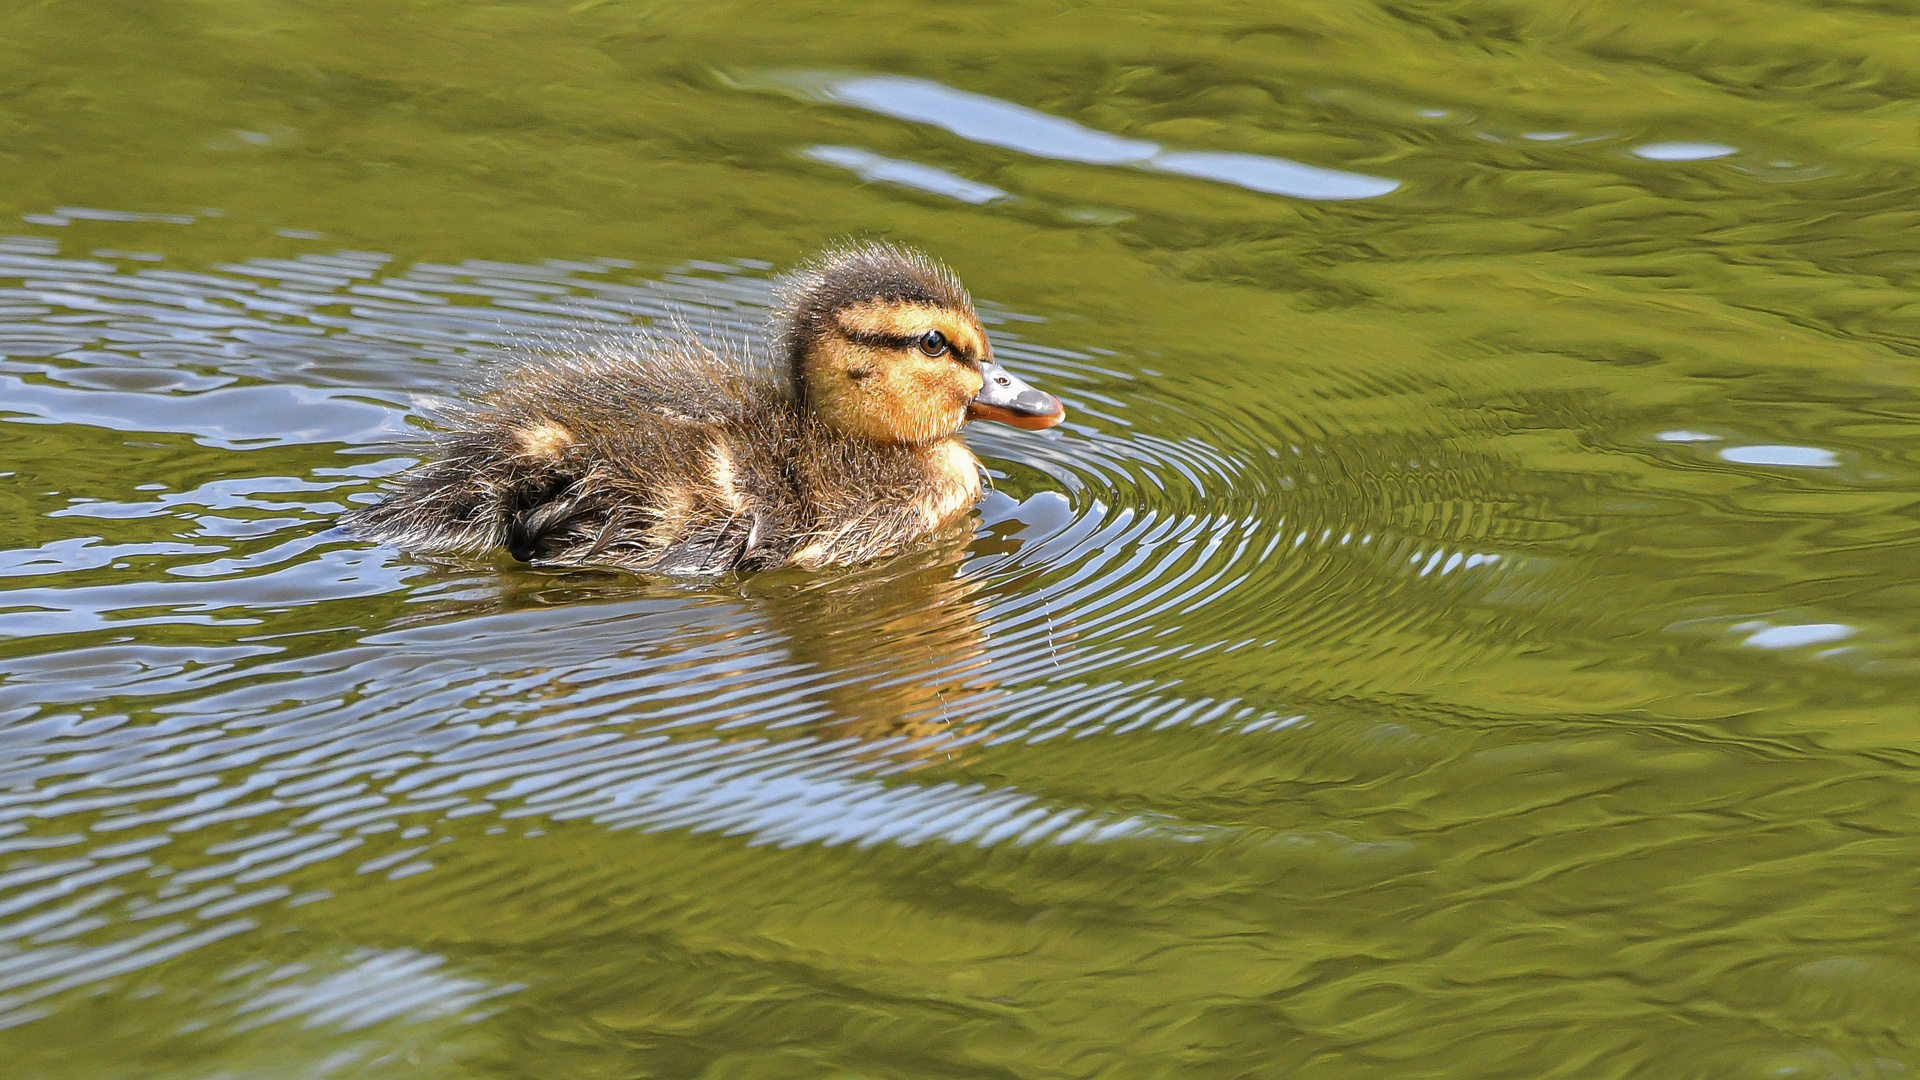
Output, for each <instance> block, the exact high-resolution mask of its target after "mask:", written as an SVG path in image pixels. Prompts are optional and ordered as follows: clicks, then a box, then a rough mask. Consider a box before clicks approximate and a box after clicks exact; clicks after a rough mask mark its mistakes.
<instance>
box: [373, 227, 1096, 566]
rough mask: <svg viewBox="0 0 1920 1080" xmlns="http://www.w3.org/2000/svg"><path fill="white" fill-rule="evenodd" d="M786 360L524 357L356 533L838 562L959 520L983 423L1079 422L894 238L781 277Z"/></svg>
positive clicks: (697, 351) (778, 329) (605, 557)
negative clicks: (970, 438) (1017, 369)
mask: <svg viewBox="0 0 1920 1080" xmlns="http://www.w3.org/2000/svg"><path fill="white" fill-rule="evenodd" d="M780 301H781V303H780V307H779V309H778V310H777V312H776V314H775V316H774V326H773V327H772V331H773V333H772V339H773V341H774V345H775V358H774V359H775V366H774V367H766V366H758V365H754V364H752V363H750V362H748V361H745V360H741V359H736V358H733V357H729V356H726V355H723V354H721V353H719V352H717V351H715V350H713V349H710V348H708V347H707V346H705V345H703V344H701V343H699V342H697V341H693V340H686V341H682V342H678V343H675V344H673V345H671V346H647V347H644V348H628V349H603V350H600V351H597V352H595V353H592V354H589V355H581V356H572V357H566V358H562V359H558V360H553V361H548V362H543V363H537V364H530V365H527V366H525V367H522V368H519V369H517V370H515V371H514V372H512V373H511V374H510V375H509V376H508V377H507V378H506V379H505V380H504V381H502V382H501V383H500V384H499V385H498V386H497V387H496V388H495V389H494V390H493V391H492V392H490V393H488V394H487V395H486V396H484V397H483V398H482V399H481V400H480V401H479V402H478V403H477V404H474V405H471V406H466V407H462V408H460V409H459V410H457V411H456V412H454V413H453V414H452V415H451V416H450V417H449V418H448V421H447V425H446V426H447V430H446V431H445V432H444V433H443V434H441V435H440V436H439V437H438V439H437V440H436V444H435V446H434V452H433V455H432V457H431V459H430V460H428V461H426V462H425V463H423V464H421V465H418V466H416V467H414V468H413V469H411V470H409V471H408V472H407V473H406V474H404V475H403V476H402V477H401V481H400V486H399V488H398V489H397V490H396V491H394V492H392V493H391V494H390V495H388V497H387V498H386V499H385V500H384V501H382V502H379V503H376V504H373V505H370V506H364V507H358V508H356V509H354V510H352V511H349V512H348V513H347V515H346V516H345V517H344V518H343V519H342V523H343V524H344V525H346V527H347V528H348V529H349V530H350V531H352V532H353V533H355V534H356V535H358V536H361V537H364V538H366V539H371V540H379V541H384V542H388V543H392V544H395V545H397V546H399V547H402V548H406V549H408V550H411V551H418V552H424V553H440V554H478V553H481V552H484V551H486V550H489V549H492V548H496V547H504V548H505V549H506V550H507V551H508V552H509V553H510V554H512V555H513V556H514V557H515V558H518V559H521V560H523V561H527V562H531V563H535V564H537V565H548V566H605V567H615V568H622V569H630V570H641V571H651V572H658V573H667V574H699V573H709V572H718V571H725V570H754V569H763V568H770V567H776V566H787V565H797V566H804V567H819V566H832V565H843V564H848V563H855V562H861V561H864V560H867V559H873V558H878V557H881V556H885V555H890V554H893V553H895V552H898V551H900V550H902V549H904V548H906V547H907V546H909V545H911V544H913V543H914V542H915V541H917V540H919V539H920V538H922V537H924V536H926V535H927V534H929V533H931V532H934V531H936V530H938V529H941V528H943V527H945V526H947V525H949V524H952V523H953V522H955V521H957V520H958V519H959V518H960V517H961V516H963V515H964V514H965V513H966V511H967V510H968V509H969V508H970V507H971V506H972V505H973V503H974V502H975V501H976V500H977V499H978V498H979V495H980V473H979V463H978V461H977V460H976V459H975V458H974V457H973V455H972V453H970V452H969V451H968V450H967V449H966V447H965V446H964V445H963V444H962V443H961V442H960V441H959V439H958V437H957V433H958V432H959V430H960V427H961V425H963V424H964V423H966V421H967V419H968V418H969V417H970V416H971V417H986V418H992V419H999V420H1004V421H1006V422H1009V423H1013V424H1017V425H1019V426H1022V427H1046V426H1051V425H1052V424H1054V423H1057V422H1058V421H1059V419H1060V417H1061V416H1062V415H1063V414H1064V410H1063V409H1062V408H1061V406H1060V403H1059V402H1058V401H1057V400H1055V399H1053V398H1052V397H1051V396H1049V395H1046V394H1042V393H1040V392H1039V391H1037V390H1033V389H1031V388H1029V387H1027V386H1025V384H1023V383H1021V382H1020V381H1019V380H1018V379H1015V378H1013V377H1012V376H1011V375H1009V374H1007V372H1006V371H1005V370H1004V369H1002V368H1001V367H1000V366H999V365H998V364H997V363H995V362H994V360H993V354H992V348H991V345H990V344H989V343H988V341H987V338H986V334H985V332H984V331H983V330H982V329H981V328H980V322H979V319H978V318H977V317H976V316H975V314H974V310H973V304H972V301H971V300H970V299H969V298H968V296H967V293H966V290H964V289H963V288H961V286H960V283H959V282H958V281H957V280H956V279H955V278H954V277H953V275H952V274H951V273H950V272H948V271H947V270H946V269H945V268H944V267H942V266H940V265H939V264H937V263H935V262H933V261H932V260H931V259H929V258H927V257H926V256H925V255H922V254H920V253H919V252H916V251H912V250H910V249H906V248H901V247H896V246H893V245H890V244H874V243H868V244H859V245H853V246H848V247H843V248H836V249H831V250H829V251H827V252H825V253H823V254H822V255H820V256H819V257H817V258H816V259H815V260H814V261H813V262H811V263H809V264H807V265H806V266H804V267H802V268H801V269H800V270H799V271H797V272H795V273H794V274H793V275H792V276H790V277H789V278H787V279H786V280H785V281H784V282H783V283H782V285H781V289H780Z"/></svg>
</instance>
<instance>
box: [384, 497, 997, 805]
mask: <svg viewBox="0 0 1920 1080" xmlns="http://www.w3.org/2000/svg"><path fill="white" fill-rule="evenodd" d="M1010 526H1011V527H1017V526H1018V522H1012V523H1010ZM1020 543H1021V542H1020V541H1019V540H1017V539H1014V538H1012V537H1011V536H1009V535H1004V534H1002V532H1001V527H999V526H995V527H991V528H987V529H978V526H977V523H976V522H974V521H966V522H962V523H961V524H959V525H956V526H953V527H950V528H949V529H948V530H946V531H944V532H943V533H941V534H940V535H938V536H937V537H934V538H930V540H929V542H928V543H926V544H925V545H924V546H922V547H920V548H918V549H917V550H915V551H914V552H912V553H910V554H907V555H903V556H899V557H896V558H894V559H890V560H886V561H883V562H879V563H874V564H868V565H863V566H859V567H855V568H852V569H847V570H839V571H798V570H789V571H775V572H770V573H762V574H758V575H749V576H746V577H743V578H737V579H723V580H722V581H720V582H717V583H702V584H690V583H675V582H671V581H656V580H650V579H643V578H637V577H634V576H631V575H625V574H612V573H602V572H598V571H581V570H573V571H529V570H524V569H522V570H517V571H508V572H506V573H502V574H499V575H498V576H491V575H489V577H485V578H479V577H469V578H465V579H464V580H458V581H457V582H450V583H448V584H450V585H453V586H454V588H455V591H457V592H458V594H459V598H458V599H453V598H451V597H449V598H448V599H444V600H435V601H430V602H428V604H427V608H428V610H427V611H425V612H422V613H421V615H419V616H417V617H415V618H410V619H407V620H405V622H406V623H407V624H411V625H413V626H424V625H426V624H431V625H432V626H433V627H434V628H435V635H434V637H435V640H436V641H437V643H438V644H437V645H436V648H439V649H444V648H445V647H446V642H447V637H446V632H447V631H448V630H449V629H451V627H450V626H449V622H450V619H451V620H457V621H459V622H474V621H477V620H482V619H484V620H487V621H489V622H494V621H495V620H505V621H507V622H508V624H509V629H508V633H509V634H510V635H512V630H511V629H510V627H511V625H512V624H514V623H518V622H520V621H521V620H529V616H536V615H552V614H555V613H559V614H561V615H562V617H563V620H564V621H563V622H562V623H561V624H560V626H559V627H556V626H555V623H554V622H553V620H552V619H551V618H540V619H539V620H538V621H539V625H540V627H541V628H542V630H543V631H551V630H553V629H557V628H563V629H564V633H563V634H562V637H564V638H565V640H566V645H567V649H568V652H569V654H570V655H568V656H567V657H565V658H561V657H557V656H551V655H549V656H541V655H540V653H542V652H548V651H549V650H547V649H545V648H544V647H543V646H540V645H537V644H532V642H533V641H534V640H535V638H536V635H534V634H525V635H518V636H520V637H522V638H523V639H524V640H526V641H527V642H529V644H528V645H527V649H529V650H531V651H532V652H533V655H527V653H525V652H519V653H515V654H514V655H513V656H512V657H511V661H510V662H511V663H512V664H513V666H514V668H515V670H514V672H513V673H512V674H511V675H509V676H508V677H509V680H510V681H512V682H515V683H517V684H518V685H519V686H520V687H521V689H520V690H519V691H518V695H519V696H520V698H521V700H523V701H524V700H534V699H538V698H541V697H546V698H548V699H549V700H551V701H553V703H554V704H555V706H556V707H558V708H562V709H567V710H568V711H573V710H574V709H576V708H580V707H581V705H582V703H583V701H584V700H586V699H591V700H592V702H593V705H592V708H591V710H590V711H592V712H594V713H599V714H605V713H606V712H608V711H609V708H610V707H612V708H614V709H619V710H620V711H627V712H629V714H630V715H631V717H632V720H631V721H630V723H631V725H632V729H633V730H634V731H635V732H641V731H649V730H656V731H657V730H661V729H662V728H663V726H664V727H667V728H670V730H671V731H672V732H673V733H674V734H675V735H676V736H679V737H685V736H689V735H695V734H698V733H700V732H702V731H705V732H711V733H713V734H715V735H717V736H719V737H721V738H726V739H741V738H752V737H757V736H760V735H762V734H769V735H773V736H774V737H776V738H777V737H781V736H783V735H786V736H798V735H805V736H809V737H813V738H817V739H820V740H823V741H835V740H841V739H856V740H859V741H860V743H861V744H863V745H861V746H859V747H858V748H855V749H853V750H852V751H851V752H853V753H857V754H860V755H862V756H868V755H871V756H873V757H876V758H884V759H887V760H888V761H889V762H891V763H893V764H894V765H895V766H904V767H916V766H921V765H926V764H932V763H936V762H943V761H951V760H954V759H956V757H957V756H958V755H959V754H960V753H961V752H963V749H964V747H965V746H966V745H967V744H968V743H969V742H971V741H972V737H975V736H977V735H978V734H979V732H980V727H981V722H982V718H983V717H984V716H985V715H987V714H988V713H989V712H990V711H991V710H992V708H993V706H994V704H995V703H996V702H997V701H999V700H1000V698H1001V693H1002V692H1001V691H1000V689H999V688H998V686H997V685H996V682H995V679H994V677H993V675H992V674H991V671H990V663H989V661H990V656H989V651H988V640H989V631H990V627H989V625H988V612H989V609H990V603H991V600H992V597H993V595H994V593H995V585H994V583H993V581H992V580H991V579H989V578H988V577H986V576H984V575H981V574H977V573H971V572H969V571H968V570H967V569H966V568H965V564H966V562H967V560H968V559H969V557H977V556H981V555H989V556H1001V557H1007V556H1012V555H1014V554H1016V553H1017V550H1018V548H1019V547H1020ZM464 565H465V566H466V567H467V568H469V569H471V568H472V565H473V564H471V563H466V564H464ZM471 585H480V586H481V588H480V589H473V588H469V587H467V586H471ZM488 592H491V593H492V595H491V596H486V595H485V593H488ZM476 593H480V594H481V595H476ZM635 602H638V603H637V604H636V603H635ZM610 607H618V608H619V609H621V610H622V611H623V612H628V611H631V610H632V609H633V608H635V607H640V608H644V612H643V613H640V614H622V615H612V616H611V617H610V612H609V611H608V609H609V608H610ZM529 622H531V620H529ZM392 629H394V630H398V631H400V632H401V633H402V634H404V633H406V631H405V630H404V629H402V628H401V627H400V626H395V627H393V628H392ZM499 631H500V627H499V626H498V624H497V622H496V623H495V627H494V629H493V630H491V631H489V634H497V633H499ZM477 636H478V635H476V637H477ZM548 640H559V639H554V638H548ZM486 651H487V653H488V655H489V656H492V657H498V656H499V653H498V652H497V651H494V650H486ZM769 654H775V655H771V656H770V655H769ZM583 660H584V661H587V662H586V663H583V662H582V661H583ZM481 662H482V663H489V661H487V660H482V661H481ZM493 662H496V663H497V662H498V661H493ZM548 664H550V665H551V668H550V671H551V674H550V675H549V676H548V677H546V678H545V679H544V680H542V682H541V683H540V684H539V685H538V686H535V687H527V685H526V683H525V682H524V681H523V680H524V677H525V675H526V674H527V673H528V672H527V668H529V667H535V668H537V667H540V666H546V665H548ZM585 667H591V668H593V669H594V670H595V671H596V672H598V673H609V672H613V673H614V674H611V675H604V674H603V675H602V676H601V677H602V678H605V679H606V681H607V682H621V683H623V684H624V685H623V686H622V688H621V689H619V690H616V691H614V692H613V694H612V697H613V698H614V699H615V700H612V701H610V700H609V699H608V696H607V695H606V694H604V693H603V692H600V691H598V690H596V688H595V687H594V686H593V685H592V681H593V680H592V679H590V678H586V677H583V676H584V673H583V670H582V669H583V668H585ZM636 672H643V673H645V675H646V677H645V678H634V677H633V676H634V674H635V673H636ZM486 674H487V673H485V672H482V673H480V675H481V677H483V678H484V677H485V676H486ZM500 674H503V675H507V674H508V673H507V672H500ZM703 695H704V696H708V697H710V698H711V699H712V702H713V704H712V705H711V706H703V705H699V704H695V705H694V706H693V707H688V703H689V702H690V701H691V702H694V703H698V702H699V699H700V698H701V697H702V696H703ZM796 699H797V700H796ZM621 706H626V708H624V709H622V708H621ZM755 729H757V730H755Z"/></svg>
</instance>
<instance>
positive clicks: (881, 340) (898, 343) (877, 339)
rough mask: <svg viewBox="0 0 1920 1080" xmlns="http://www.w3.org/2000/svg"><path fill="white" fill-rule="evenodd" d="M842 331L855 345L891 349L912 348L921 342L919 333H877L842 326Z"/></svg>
mask: <svg viewBox="0 0 1920 1080" xmlns="http://www.w3.org/2000/svg"><path fill="white" fill-rule="evenodd" d="M840 332H841V333H842V334H844V335H846V338H847V340H848V341H851V342H853V343H854V344H855V345H880V346H885V347H886V348H890V349H911V348H913V347H914V346H916V345H918V344H920V335H919V334H875V333H870V332H868V331H865V330H849V329H847V328H846V327H844V326H843V327H841V328H840Z"/></svg>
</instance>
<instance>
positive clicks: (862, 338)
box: [834, 322, 973, 361]
mask: <svg viewBox="0 0 1920 1080" xmlns="http://www.w3.org/2000/svg"><path fill="white" fill-rule="evenodd" d="M834 326H836V327H837V328H838V329H839V331H840V334H841V336H842V337H844V338H846V339H847V340H848V341H851V342H853V343H854V344H855V345H873V346H877V347H880V348H886V349H917V348H919V347H920V338H921V337H922V336H923V334H924V331H923V332H922V333H921V334H876V333H873V332H872V331H868V330H854V329H852V328H850V327H848V326H846V325H845V324H843V323H839V322H836V323H834ZM947 350H948V351H949V352H951V353H952V354H953V355H955V356H957V357H959V358H960V359H962V360H967V361H971V360H973V350H972V349H970V348H967V347H966V346H963V345H961V344H960V343H959V342H957V341H955V340H953V339H952V338H948V339H947Z"/></svg>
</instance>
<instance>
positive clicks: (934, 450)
mask: <svg viewBox="0 0 1920 1080" xmlns="http://www.w3.org/2000/svg"><path fill="white" fill-rule="evenodd" d="M926 464H927V478H928V483H927V487H926V490H925V491H924V492H923V493H922V494H921V495H920V496H919V497H918V498H916V499H915V500H914V509H915V510H917V511H919V513H920V516H921V517H922V518H923V519H924V520H925V521H926V524H927V528H928V529H930V530H931V529H937V528H939V527H940V526H942V525H945V524H947V523H948V522H950V521H952V520H954V519H955V518H957V517H959V516H960V515H961V514H964V513H966V512H967V511H968V510H970V509H972V508H973V504H974V503H976V502H979V501H980V459H979V458H977V457H974V456H973V451H971V450H969V449H967V447H966V444H965V443H962V442H961V441H960V440H959V439H956V438H947V439H940V440H938V441H936V442H934V443H933V444H932V445H931V446H929V447H927V451H926Z"/></svg>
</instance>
